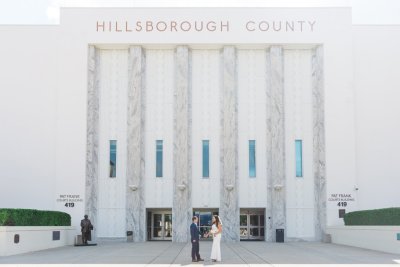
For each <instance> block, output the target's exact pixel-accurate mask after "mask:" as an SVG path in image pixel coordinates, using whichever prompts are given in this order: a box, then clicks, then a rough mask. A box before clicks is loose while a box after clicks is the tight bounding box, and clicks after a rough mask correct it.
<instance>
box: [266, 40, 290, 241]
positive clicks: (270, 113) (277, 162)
mask: <svg viewBox="0 0 400 267" xmlns="http://www.w3.org/2000/svg"><path fill="white" fill-rule="evenodd" d="M267 59H268V61H269V62H268V63H267V71H269V73H267V76H268V77H269V78H268V83H267V100H268V107H267V120H268V127H267V129H268V131H267V138H268V139H267V144H268V145H269V146H270V147H269V148H267V151H268V153H269V155H268V158H267V162H268V167H267V168H268V169H267V173H268V189H267V191H268V194H269V196H268V203H267V206H268V208H267V216H268V217H269V218H270V219H268V218H267V240H268V241H274V240H275V230H276V229H279V228H282V229H285V227H286V207H285V198H286V193H285V192H286V187H285V124H284V72H283V48H282V47H280V46H272V47H271V48H270V51H269V55H268V57H267ZM268 224H269V225H268ZM285 233H286V232H285Z"/></svg>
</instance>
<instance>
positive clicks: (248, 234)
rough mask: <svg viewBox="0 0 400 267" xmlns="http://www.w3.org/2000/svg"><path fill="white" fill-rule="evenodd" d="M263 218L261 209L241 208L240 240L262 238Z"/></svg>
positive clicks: (263, 233)
mask: <svg viewBox="0 0 400 267" xmlns="http://www.w3.org/2000/svg"><path fill="white" fill-rule="evenodd" d="M264 220H265V217H264V211H263V210H241V211H240V240H264V236H265V227H264V224H265V221H264Z"/></svg>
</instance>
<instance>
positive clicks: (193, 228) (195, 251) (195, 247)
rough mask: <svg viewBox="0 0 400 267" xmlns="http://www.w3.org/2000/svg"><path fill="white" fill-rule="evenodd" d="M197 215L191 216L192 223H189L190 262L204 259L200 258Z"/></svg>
mask: <svg viewBox="0 0 400 267" xmlns="http://www.w3.org/2000/svg"><path fill="white" fill-rule="evenodd" d="M197 220H198V219H197V217H196V216H194V217H193V218H192V222H193V223H192V224H191V225H190V241H191V242H192V262H198V261H204V260H203V259H202V258H200V254H199V251H200V244H199V240H200V238H199V235H200V232H199V229H198V228H197ZM196 258H197V259H196Z"/></svg>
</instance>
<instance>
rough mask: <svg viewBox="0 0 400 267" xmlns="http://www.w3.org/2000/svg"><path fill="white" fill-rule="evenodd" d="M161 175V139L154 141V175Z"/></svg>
mask: <svg viewBox="0 0 400 267" xmlns="http://www.w3.org/2000/svg"><path fill="white" fill-rule="evenodd" d="M162 176H163V141H162V140H157V141H156V177H162Z"/></svg>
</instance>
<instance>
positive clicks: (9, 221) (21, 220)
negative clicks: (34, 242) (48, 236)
mask: <svg viewBox="0 0 400 267" xmlns="http://www.w3.org/2000/svg"><path fill="white" fill-rule="evenodd" d="M70 225H71V216H70V215H69V214H68V213H65V212H61V211H47V210H33V209H0V226H70Z"/></svg>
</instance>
